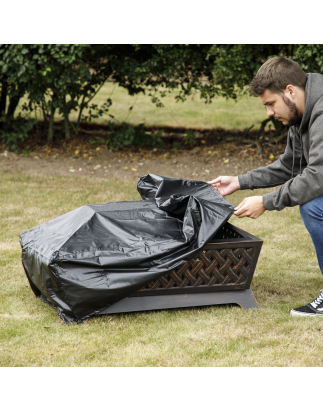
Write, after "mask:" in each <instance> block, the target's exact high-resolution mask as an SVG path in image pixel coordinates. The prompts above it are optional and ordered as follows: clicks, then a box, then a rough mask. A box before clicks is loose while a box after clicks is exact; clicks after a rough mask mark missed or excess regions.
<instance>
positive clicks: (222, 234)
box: [213, 223, 242, 240]
mask: <svg viewBox="0 0 323 411" xmlns="http://www.w3.org/2000/svg"><path fill="white" fill-rule="evenodd" d="M229 238H242V235H240V234H239V233H238V232H237V231H236V230H235V229H234V227H233V226H232V225H231V224H230V225H229V224H228V223H226V224H225V225H224V226H223V227H221V228H220V230H219V231H218V232H217V233H216V235H215V236H214V237H213V240H226V239H229Z"/></svg>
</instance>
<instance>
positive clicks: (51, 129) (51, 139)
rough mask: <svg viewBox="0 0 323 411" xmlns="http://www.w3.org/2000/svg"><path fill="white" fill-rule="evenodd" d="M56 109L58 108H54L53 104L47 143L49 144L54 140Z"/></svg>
mask: <svg viewBox="0 0 323 411" xmlns="http://www.w3.org/2000/svg"><path fill="white" fill-rule="evenodd" d="M55 110H56V108H54V107H53V105H51V108H50V116H49V125H48V137H47V143H48V144H51V143H52V142H53V137H54V114H55Z"/></svg>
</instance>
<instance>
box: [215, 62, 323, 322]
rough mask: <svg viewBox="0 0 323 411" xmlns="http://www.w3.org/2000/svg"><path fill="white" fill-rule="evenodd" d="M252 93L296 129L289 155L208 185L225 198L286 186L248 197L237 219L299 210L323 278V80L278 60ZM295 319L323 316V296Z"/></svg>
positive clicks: (261, 73)
mask: <svg viewBox="0 0 323 411" xmlns="http://www.w3.org/2000/svg"><path fill="white" fill-rule="evenodd" d="M249 91H250V93H251V94H252V95H253V96H256V97H258V96H259V98H260V100H261V102H262V104H264V106H265V107H266V109H267V114H268V116H273V117H274V118H275V119H277V120H280V121H281V122H282V123H283V124H284V125H288V126H290V128H289V131H288V136H287V146H286V149H285V152H284V153H283V154H282V155H281V156H280V158H279V159H278V160H277V161H275V162H274V163H272V164H269V165H268V166H266V167H260V168H258V169H256V170H252V171H249V172H248V173H247V174H245V175H240V176H220V177H218V178H216V179H215V180H212V181H209V182H208V183H209V184H211V185H212V186H213V187H214V188H215V189H216V190H217V191H218V192H219V193H220V194H221V195H223V196H226V195H228V194H231V193H234V192H235V191H236V190H245V189H251V190H253V189H255V188H266V187H275V186H278V185H281V187H280V188H279V189H278V190H277V191H273V192H272V193H269V194H265V195H263V196H254V197H247V198H245V199H244V200H243V201H242V202H241V203H240V204H239V205H238V206H237V207H236V208H235V212H234V214H235V215H236V216H238V217H240V218H241V217H250V218H258V217H259V216H260V215H261V214H263V213H264V212H265V211H266V210H282V209H283V208H285V207H293V206H296V205H299V206H300V207H299V209H300V214H301V217H302V220H303V222H304V224H305V227H306V228H307V230H308V232H309V233H310V236H311V238H312V241H313V243H314V246H315V250H316V255H317V259H318V263H319V266H320V269H321V272H322V274H323V76H322V75H321V74H317V73H309V74H305V72H304V71H303V70H302V69H301V67H300V66H299V65H298V64H297V63H296V62H294V61H292V60H290V59H288V58H286V57H274V58H272V59H269V60H268V61H267V62H266V63H265V64H263V65H262V66H261V67H260V69H259V71H258V73H257V74H256V76H255V78H254V79H253V80H252V82H251V83H250V85H249ZM321 291H323V290H321ZM290 314H291V315H293V316H317V315H323V292H322V293H321V294H320V295H319V296H318V297H317V298H316V299H315V300H313V301H312V302H310V303H308V304H307V305H304V306H302V307H299V308H294V309H293V310H291V312H290Z"/></svg>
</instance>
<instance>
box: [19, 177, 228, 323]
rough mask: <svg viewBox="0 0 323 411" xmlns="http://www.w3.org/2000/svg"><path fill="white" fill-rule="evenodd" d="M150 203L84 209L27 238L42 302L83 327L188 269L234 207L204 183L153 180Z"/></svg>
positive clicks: (29, 269)
mask: <svg viewBox="0 0 323 411" xmlns="http://www.w3.org/2000/svg"><path fill="white" fill-rule="evenodd" d="M138 191H139V193H140V194H141V197H142V198H143V200H141V201H124V202H115V203H106V204H92V205H86V206H83V207H80V208H78V209H76V210H74V211H71V212H69V213H66V214H64V215H62V216H60V217H57V218H55V219H53V220H51V221H48V222H46V223H44V224H41V225H38V226H36V227H34V228H32V229H30V230H28V231H26V232H24V233H21V234H20V242H21V247H22V263H23V266H24V269H25V272H26V275H27V277H28V279H29V282H30V284H31V288H32V290H33V291H34V293H35V294H36V296H38V297H40V298H42V300H44V301H45V302H47V303H48V304H49V305H51V306H52V307H54V308H56V310H57V311H58V313H59V316H60V317H61V318H62V319H63V320H64V321H65V322H74V321H78V322H81V321H84V320H86V319H87V318H89V317H91V316H93V315H97V314H100V312H101V311H102V310H104V309H105V308H107V307H109V306H110V305H112V304H114V303H116V302H118V301H119V300H121V299H122V298H124V297H128V296H129V295H131V294H133V293H134V292H136V291H138V290H139V289H141V288H142V287H144V286H146V285H147V284H148V283H150V282H151V281H153V280H156V279H157V278H159V277H160V276H161V275H164V274H166V273H168V272H169V271H171V270H173V269H174V268H177V267H179V266H181V265H182V264H185V263H186V262H187V261H189V260H190V259H191V258H193V257H194V256H195V255H196V254H197V253H198V252H199V250H200V249H201V248H202V247H203V246H204V245H205V244H206V243H207V242H209V241H210V240H211V239H212V237H213V236H214V235H215V234H216V232H217V231H218V230H219V229H220V228H221V227H222V226H223V225H224V223H225V222H226V221H227V220H228V219H229V218H230V216H231V215H232V213H233V211H234V206H233V205H232V204H231V203H229V202H228V201H227V200H225V199H224V198H223V197H222V196H221V195H220V194H218V193H217V191H215V190H214V188H213V187H212V186H210V185H208V184H206V183H204V182H202V181H189V180H183V179H177V178H170V177H162V176H157V175H154V174H147V175H146V176H143V177H141V178H140V179H139V181H138Z"/></svg>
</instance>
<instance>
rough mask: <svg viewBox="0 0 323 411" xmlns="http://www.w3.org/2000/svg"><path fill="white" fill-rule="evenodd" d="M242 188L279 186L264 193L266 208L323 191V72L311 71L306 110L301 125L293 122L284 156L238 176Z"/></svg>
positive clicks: (303, 199) (296, 202) (293, 203)
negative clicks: (322, 73) (294, 124)
mask: <svg viewBox="0 0 323 411" xmlns="http://www.w3.org/2000/svg"><path fill="white" fill-rule="evenodd" d="M238 179H239V183H240V189H241V190H245V189H248V188H249V189H251V190H253V189H254V188H264V187H275V186H278V185H281V184H283V185H282V186H281V187H280V188H279V189H278V190H275V191H273V192H272V193H269V194H265V195H264V196H263V203H264V207H265V209H266V210H282V209H283V208H285V207H293V206H296V205H300V204H304V203H307V202H308V201H311V200H313V199H314V198H316V197H319V196H321V195H323V76H322V75H321V74H316V73H310V74H307V82H306V87H305V110H304V114H303V118H302V122H301V124H300V126H299V127H298V126H291V127H290V129H289V131H288V136H287V146H286V149H285V152H284V153H283V154H282V155H281V156H280V158H279V159H278V160H277V161H275V162H274V163H272V164H269V165H268V166H266V167H260V168H258V169H256V170H252V171H249V172H248V173H247V174H244V175H240V176H238Z"/></svg>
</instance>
